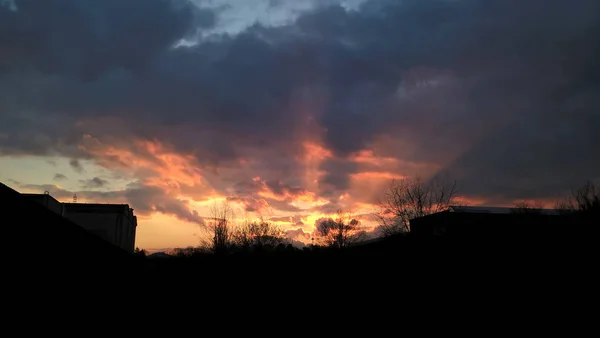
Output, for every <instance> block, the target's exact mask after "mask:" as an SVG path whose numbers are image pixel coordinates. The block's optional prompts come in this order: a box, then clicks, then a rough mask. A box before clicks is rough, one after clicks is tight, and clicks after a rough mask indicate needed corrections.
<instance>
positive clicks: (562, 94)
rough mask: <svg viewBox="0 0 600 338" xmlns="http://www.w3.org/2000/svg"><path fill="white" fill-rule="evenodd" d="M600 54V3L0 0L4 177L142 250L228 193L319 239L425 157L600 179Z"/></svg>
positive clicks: (532, 188) (516, 172) (192, 223)
mask: <svg viewBox="0 0 600 338" xmlns="http://www.w3.org/2000/svg"><path fill="white" fill-rule="evenodd" d="M598 60H600V3H599V2H598V1H597V0H576V1H573V0H528V1H521V0H402V1H400V0H345V1H343V0H321V1H317V0H239V1H237V0H129V1H122V0H103V1H97V0H45V1H39V0H12V1H11V0H0V182H3V183H5V184H7V185H9V186H11V187H12V188H14V189H16V190H18V191H21V192H38V193H43V192H44V191H49V192H50V194H51V195H52V196H54V197H55V198H57V199H58V200H61V201H66V202H68V201H71V200H72V199H73V195H74V194H77V199H78V201H79V202H98V203H128V204H130V205H131V206H132V207H133V208H134V210H135V213H136V215H137V216H138V219H139V220H138V223H139V225H138V231H137V239H136V245H137V246H139V247H141V248H145V249H158V248H172V247H185V246H188V245H197V244H198V242H199V239H200V238H201V237H202V233H203V231H204V230H203V229H204V218H205V217H208V216H209V212H210V208H211V206H213V205H215V203H221V202H222V201H228V202H229V203H230V204H231V205H232V206H234V208H235V209H236V215H237V217H239V218H240V219H241V218H248V219H256V218H259V217H262V218H263V219H267V220H269V221H271V222H273V223H274V224H277V225H279V226H281V227H283V228H284V229H285V230H286V231H287V235H288V236H289V237H290V238H292V239H294V240H296V241H300V242H305V243H308V242H309V241H310V238H311V233H312V232H313V231H314V227H315V222H317V220H319V219H321V218H323V217H329V216H331V215H332V214H333V213H334V212H335V211H336V210H338V209H343V210H345V211H350V212H352V213H354V214H355V215H357V217H359V218H360V217H363V220H362V222H364V224H365V225H369V224H371V225H373V224H372V223H370V220H369V218H368V215H369V214H371V213H372V212H374V211H375V210H376V208H375V204H376V202H377V199H378V198H379V197H380V196H381V194H382V192H383V190H384V189H385V187H386V185H387V184H388V183H389V180H390V179H393V178H403V177H415V176H416V175H419V176H421V177H423V178H424V179H430V178H434V177H439V176H442V177H446V178H450V179H451V180H456V183H457V191H458V193H459V194H460V196H462V197H463V198H464V200H466V201H469V203H471V204H473V205H510V204H512V203H514V202H515V201H518V200H523V199H527V200H539V201H546V202H548V203H549V201H554V200H556V199H559V198H561V197H563V196H565V195H566V194H568V192H569V190H570V189H571V188H572V187H574V186H577V185H580V184H582V183H584V182H585V181H586V180H591V181H595V182H600V133H599V132H598V127H599V126H600V64H599V62H598Z"/></svg>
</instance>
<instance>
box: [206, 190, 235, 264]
mask: <svg viewBox="0 0 600 338" xmlns="http://www.w3.org/2000/svg"><path fill="white" fill-rule="evenodd" d="M233 218H234V212H233V209H232V208H231V206H230V205H229V203H228V202H227V201H223V202H222V203H220V204H217V203H215V204H214V205H213V206H212V207H211V209H210V217H209V218H208V219H207V228H208V230H209V231H210V233H211V237H212V242H211V247H212V250H213V252H214V253H217V254H220V253H224V252H226V251H227V250H228V249H229V247H230V246H231V242H232V234H233V231H232V230H233V229H232V224H231V223H232V220H233Z"/></svg>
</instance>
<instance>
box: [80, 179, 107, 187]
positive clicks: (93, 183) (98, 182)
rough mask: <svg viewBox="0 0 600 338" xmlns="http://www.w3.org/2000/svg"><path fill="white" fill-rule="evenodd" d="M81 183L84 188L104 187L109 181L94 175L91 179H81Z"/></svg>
mask: <svg viewBox="0 0 600 338" xmlns="http://www.w3.org/2000/svg"><path fill="white" fill-rule="evenodd" d="M79 183H81V186H82V187H83V188H84V189H93V188H102V187H104V186H106V185H108V181H107V180H103V179H101V178H100V177H94V178H92V179H89V180H79Z"/></svg>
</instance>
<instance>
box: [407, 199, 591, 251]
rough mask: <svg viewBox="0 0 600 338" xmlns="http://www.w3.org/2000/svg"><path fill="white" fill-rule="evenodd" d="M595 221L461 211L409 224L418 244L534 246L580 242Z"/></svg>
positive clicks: (555, 214)
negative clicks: (441, 242) (425, 242)
mask: <svg viewBox="0 0 600 338" xmlns="http://www.w3.org/2000/svg"><path fill="white" fill-rule="evenodd" d="M592 223H593V220H591V219H587V218H585V217H581V216H580V215H577V214H576V213H568V212H565V211H563V210H557V209H531V210H519V209H513V208H503V207H458V206H452V207H450V208H448V210H446V211H442V212H438V213H435V214H431V215H427V216H423V217H419V218H415V219H412V220H411V221H410V232H411V236H413V237H414V238H415V239H417V240H425V241H430V240H441V241H445V242H452V243H460V244H472V243H482V244H484V245H485V244H502V245H508V244H511V245H512V244H531V243H532V242H536V243H537V242H546V243H550V242H557V241H568V240H580V239H582V238H583V237H585V236H586V234H589V233H590V230H591V228H590V225H591V224H592Z"/></svg>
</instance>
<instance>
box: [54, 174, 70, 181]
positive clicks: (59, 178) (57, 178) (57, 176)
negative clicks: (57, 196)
mask: <svg viewBox="0 0 600 338" xmlns="http://www.w3.org/2000/svg"><path fill="white" fill-rule="evenodd" d="M66 179H67V176H66V175H63V174H61V173H56V174H54V180H55V181H63V180H66Z"/></svg>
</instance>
